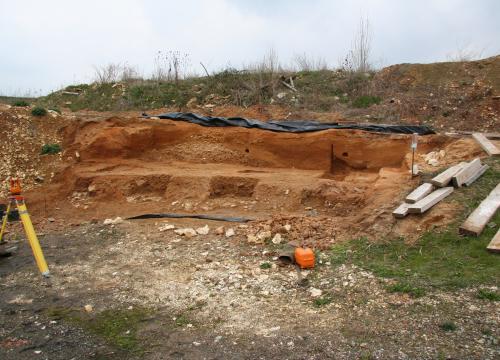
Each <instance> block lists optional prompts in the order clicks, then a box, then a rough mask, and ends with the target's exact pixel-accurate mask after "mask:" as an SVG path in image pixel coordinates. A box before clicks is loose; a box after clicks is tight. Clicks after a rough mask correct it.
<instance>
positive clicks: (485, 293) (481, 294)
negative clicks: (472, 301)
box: [476, 289, 500, 301]
mask: <svg viewBox="0 0 500 360" xmlns="http://www.w3.org/2000/svg"><path fill="white" fill-rule="evenodd" d="M476 297H477V298H478V299H483V300H489V301H500V294H499V293H498V292H496V291H490V290H485V289H480V290H478V292H477V294H476Z"/></svg>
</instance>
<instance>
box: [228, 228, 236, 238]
mask: <svg viewBox="0 0 500 360" xmlns="http://www.w3.org/2000/svg"><path fill="white" fill-rule="evenodd" d="M234 235H236V233H235V232H234V229H233V228H229V229H227V230H226V237H227V238H229V237H231V236H234Z"/></svg>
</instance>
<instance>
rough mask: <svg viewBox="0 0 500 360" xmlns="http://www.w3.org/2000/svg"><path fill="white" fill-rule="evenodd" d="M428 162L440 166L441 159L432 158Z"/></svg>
mask: <svg viewBox="0 0 500 360" xmlns="http://www.w3.org/2000/svg"><path fill="white" fill-rule="evenodd" d="M427 164H429V165H431V166H434V167H435V166H439V161H438V160H437V159H430V160H429V161H427Z"/></svg>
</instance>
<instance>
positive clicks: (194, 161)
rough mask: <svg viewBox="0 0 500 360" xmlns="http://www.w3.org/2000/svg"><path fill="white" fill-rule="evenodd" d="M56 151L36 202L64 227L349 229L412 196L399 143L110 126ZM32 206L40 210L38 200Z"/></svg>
mask: <svg viewBox="0 0 500 360" xmlns="http://www.w3.org/2000/svg"><path fill="white" fill-rule="evenodd" d="M419 140H420V141H419V151H420V152H422V153H426V152H428V151H430V150H432V149H435V148H441V147H443V146H446V145H447V144H449V143H450V142H451V140H450V139H448V138H446V137H444V136H439V135H427V136H421V137H420V139H419ZM63 146H64V148H65V149H66V150H65V153H64V160H65V164H67V166H65V167H64V168H63V169H61V171H60V172H59V173H58V174H56V176H55V178H54V181H53V185H52V188H53V189H54V191H52V192H51V194H54V195H47V193H45V194H44V199H43V201H45V202H46V201H47V196H49V197H50V198H51V200H52V201H54V202H56V203H57V202H58V201H59V202H60V203H65V204H67V203H69V204H71V206H70V207H69V208H67V209H66V210H65V213H66V214H67V216H68V217H70V218H71V217H77V218H80V219H82V218H83V219H92V218H96V219H100V218H102V217H110V216H118V215H119V216H134V215H138V214H141V213H153V212H161V213H166V212H170V213H175V212H182V213H204V214H218V215H228V216H242V217H249V218H254V219H259V218H261V219H265V218H268V217H270V216H273V215H276V214H281V215H283V214H286V215H304V214H305V212H306V214H309V212H310V213H311V214H309V215H312V216H316V215H324V216H329V217H331V218H332V219H334V218H337V219H341V218H343V219H347V218H352V219H353V221H357V220H355V218H357V217H362V216H365V218H366V216H368V215H371V214H372V213H373V211H374V209H378V208H380V207H387V206H388V204H389V206H392V205H391V204H393V203H394V201H397V198H398V197H399V196H400V192H401V190H402V189H404V188H405V187H409V186H412V185H411V184H412V181H411V179H410V176H409V171H408V170H409V163H408V154H409V151H410V136H408V135H399V134H379V133H369V132H364V131H358V130H325V131H319V132H312V133H303V134H293V133H276V132H271V131H264V130H258V129H245V128H238V127H225V128H209V127H203V126H199V125H195V124H190V123H185V122H175V121H170V120H155V119H137V118H117V117H113V118H109V119H107V120H105V121H79V122H74V123H73V124H72V125H70V126H68V127H67V128H66V129H65V141H64V144H63ZM76 154H78V155H76ZM37 200H38V201H37ZM33 202H34V207H35V209H41V202H42V199H40V196H38V199H37V195H36V194H34V195H33ZM60 206H64V205H60Z"/></svg>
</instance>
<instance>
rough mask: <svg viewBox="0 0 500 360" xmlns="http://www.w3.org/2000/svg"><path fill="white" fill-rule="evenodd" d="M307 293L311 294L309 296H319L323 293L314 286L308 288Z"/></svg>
mask: <svg viewBox="0 0 500 360" xmlns="http://www.w3.org/2000/svg"><path fill="white" fill-rule="evenodd" d="M309 293H310V294H311V297H319V296H321V295H322V294H323V291H321V290H320V289H316V288H310V289H309Z"/></svg>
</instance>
